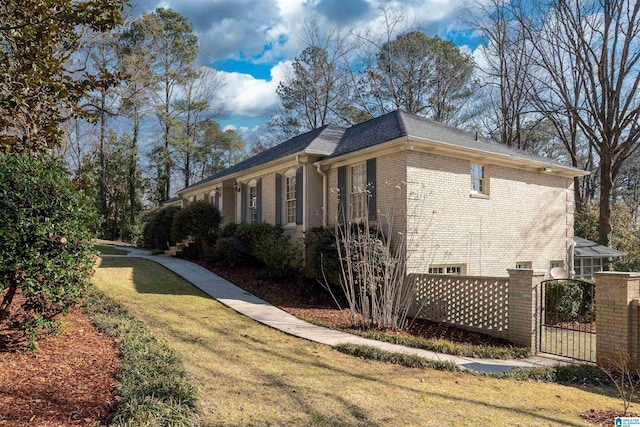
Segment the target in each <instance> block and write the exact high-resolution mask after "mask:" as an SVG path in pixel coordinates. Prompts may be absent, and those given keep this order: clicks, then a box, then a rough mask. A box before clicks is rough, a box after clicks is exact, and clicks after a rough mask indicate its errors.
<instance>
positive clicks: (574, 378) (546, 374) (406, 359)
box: [334, 344, 613, 386]
mask: <svg viewBox="0 0 640 427" xmlns="http://www.w3.org/2000/svg"><path fill="white" fill-rule="evenodd" d="M334 348H335V349H336V350H338V351H340V352H342V353H346V354H350V355H352V356H356V357H361V358H363V359H368V360H378V361H381V362H385V363H393V364H396V365H401V366H406V367H409V368H431V369H437V370H440V371H449V372H466V373H470V374H473V375H483V376H489V377H494V378H503V379H514V380H534V381H541V382H549V383H558V384H580V385H592V386H603V385H604V386H613V384H612V382H611V380H610V378H609V377H608V376H607V375H606V373H604V372H603V371H602V369H600V368H598V367H597V366H595V365H588V364H575V365H566V366H552V367H544V368H517V369H512V370H510V371H507V372H501V373H479V372H475V371H471V370H467V369H462V368H460V366H458V365H457V364H455V363H453V362H447V361H441V360H429V359H425V358H423V357H420V356H417V355H411V354H404V353H395V352H389V351H385V350H380V349H378V348H376V347H371V346H368V345H355V344H338V345H337V346H335V347H334Z"/></svg>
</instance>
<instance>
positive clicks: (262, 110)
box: [132, 0, 478, 138]
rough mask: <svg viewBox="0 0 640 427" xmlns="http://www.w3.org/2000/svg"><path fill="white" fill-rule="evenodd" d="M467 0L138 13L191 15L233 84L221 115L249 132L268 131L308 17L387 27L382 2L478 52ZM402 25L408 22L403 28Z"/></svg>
mask: <svg viewBox="0 0 640 427" xmlns="http://www.w3.org/2000/svg"><path fill="white" fill-rule="evenodd" d="M466 2H467V0H138V1H136V0H133V1H132V4H133V6H134V14H135V15H138V14H140V13H142V12H143V11H147V12H151V11H153V10H154V9H155V8H156V7H165V8H172V9H174V10H176V11H178V12H179V13H181V14H182V15H184V16H186V17H187V18H188V19H189V21H190V22H191V23H192V25H193V27H194V30H195V32H196V33H197V35H198V37H199V40H200V42H201V46H202V47H203V49H202V50H203V52H205V53H206V57H207V59H206V63H209V64H211V66H212V67H213V68H215V69H217V70H219V72H220V74H222V76H223V78H224V80H225V82H226V85H225V88H224V89H223V91H222V93H221V97H222V103H223V105H224V110H223V111H222V113H221V114H220V115H219V116H218V117H217V120H218V121H219V122H220V123H221V125H222V126H223V127H233V128H235V129H236V130H238V131H239V132H241V133H242V134H243V135H244V136H245V138H250V137H251V135H252V134H253V133H255V132H260V126H261V125H263V124H264V123H265V122H266V121H267V120H268V119H269V117H270V116H271V115H272V114H274V112H275V111H276V108H277V105H278V97H277V95H276V92H275V90H276V88H277V86H278V83H279V82H280V81H281V80H282V79H283V78H284V76H285V75H286V73H287V71H288V69H289V66H290V63H291V61H292V60H293V58H295V57H296V56H297V55H298V54H299V53H300V52H301V51H302V49H304V47H305V46H304V44H303V42H302V41H301V39H302V37H301V35H302V32H303V29H304V26H305V24H307V23H309V22H311V21H312V20H313V21H315V22H316V23H317V24H318V26H319V27H320V28H334V27H336V26H340V27H341V28H343V29H351V28H354V29H358V30H362V31H369V32H371V33H375V32H376V31H380V29H382V28H384V24H383V23H382V21H381V16H380V11H379V8H378V7H379V5H384V6H386V7H388V8H391V9H392V10H395V11H398V12H400V13H402V15H403V16H404V18H405V20H404V28H405V29H406V28H411V29H420V30H422V31H424V32H425V33H426V34H427V35H429V36H434V35H439V36H440V37H442V38H444V39H447V40H452V41H453V42H454V43H456V44H458V45H459V46H462V47H463V49H468V51H469V52H471V53H475V51H476V48H477V45H478V40H477V39H476V38H474V37H473V33H472V32H471V31H470V30H469V29H468V28H465V27H464V25H462V24H459V23H460V22H462V21H463V19H461V17H462V16H463V15H464V10H465V4H466ZM401 29H402V28H401Z"/></svg>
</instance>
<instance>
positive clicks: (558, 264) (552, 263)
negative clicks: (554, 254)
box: [549, 261, 564, 270]
mask: <svg viewBox="0 0 640 427" xmlns="http://www.w3.org/2000/svg"><path fill="white" fill-rule="evenodd" d="M554 268H564V262H562V261H550V262H549V270H552V269H554Z"/></svg>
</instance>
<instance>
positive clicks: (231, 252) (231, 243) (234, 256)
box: [205, 237, 249, 268]
mask: <svg viewBox="0 0 640 427" xmlns="http://www.w3.org/2000/svg"><path fill="white" fill-rule="evenodd" d="M205 256H206V258H207V261H216V262H221V263H224V264H226V265H228V266H229V267H233V268H235V267H238V266H240V265H242V264H245V263H248V262H249V261H248V255H247V252H246V248H245V247H244V245H243V244H242V243H241V242H240V241H239V240H238V239H237V238H235V237H220V238H219V239H218V240H217V241H216V244H215V246H213V247H211V248H209V250H207V252H206V255H205Z"/></svg>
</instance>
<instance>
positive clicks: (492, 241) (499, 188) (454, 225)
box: [328, 151, 573, 277]
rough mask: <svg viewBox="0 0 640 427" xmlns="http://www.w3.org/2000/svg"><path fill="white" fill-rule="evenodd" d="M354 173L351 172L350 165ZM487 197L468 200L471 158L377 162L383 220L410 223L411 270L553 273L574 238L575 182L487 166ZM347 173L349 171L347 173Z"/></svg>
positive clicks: (332, 183) (332, 195)
mask: <svg viewBox="0 0 640 427" xmlns="http://www.w3.org/2000/svg"><path fill="white" fill-rule="evenodd" d="M347 169H348V168H347ZM488 171H489V180H490V187H489V191H490V194H489V197H488V198H486V199H484V198H474V197H471V196H470V174H469V161H468V160H461V159H454V158H449V157H443V156H436V155H432V154H426V153H419V152H414V151H405V152H399V153H397V154H394V155H391V156H384V157H380V158H378V159H377V182H378V189H377V199H378V205H377V208H378V211H379V214H378V215H379V218H381V219H382V218H385V217H387V218H391V217H393V220H394V221H393V222H394V229H393V231H394V233H395V232H398V231H404V226H405V225H404V219H405V218H406V219H407V221H408V226H407V234H406V236H407V240H408V242H409V247H408V249H409V266H410V268H409V272H411V273H426V272H427V271H428V267H429V264H465V265H466V274H468V275H475V276H502V277H504V276H506V275H507V271H506V270H507V268H515V264H516V262H528V261H530V262H531V263H532V268H534V269H543V270H548V268H549V261H551V260H560V261H565V260H566V253H567V248H568V242H569V241H570V240H571V238H572V237H573V229H572V224H573V216H572V215H573V192H572V185H573V180H571V179H567V178H562V177H556V176H551V175H548V174H539V173H535V172H527V171H522V170H516V169H511V168H506V167H502V166H494V165H489V167H488ZM347 175H348V171H347ZM337 188H338V173H337V168H332V169H331V170H330V171H329V217H328V220H329V223H335V220H336V218H337V193H338V191H337Z"/></svg>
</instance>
